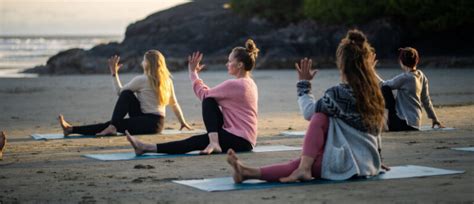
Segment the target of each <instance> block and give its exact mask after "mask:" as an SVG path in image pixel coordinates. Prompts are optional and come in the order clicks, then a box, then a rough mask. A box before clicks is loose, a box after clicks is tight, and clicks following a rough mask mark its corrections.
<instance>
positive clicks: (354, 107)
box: [227, 30, 388, 183]
mask: <svg viewBox="0 0 474 204" xmlns="http://www.w3.org/2000/svg"><path fill="white" fill-rule="evenodd" d="M371 52H372V48H371V46H370V44H369V43H368V42H367V38H366V37H365V35H364V34H363V33H362V32H360V31H358V30H350V31H348V33H347V35H346V37H345V38H343V39H342V40H341V42H340V44H339V47H338V48H337V52H336V59H337V65H338V68H339V71H340V76H341V83H340V84H339V85H337V86H334V87H331V88H329V89H327V90H326V92H325V93H324V96H323V97H322V98H321V99H319V100H317V101H315V100H314V98H313V96H312V94H311V80H312V79H313V78H314V76H315V75H316V73H317V70H311V66H312V61H311V60H308V59H307V58H305V59H303V60H301V62H300V64H296V65H295V66H296V69H297V72H298V76H299V77H298V78H299V82H298V83H297V93H298V104H299V107H300V110H301V112H302V113H303V115H304V118H305V119H306V120H310V124H309V127H308V130H307V132H306V135H305V138H304V143H303V151H302V155H301V157H300V158H299V159H295V160H293V161H290V162H287V163H281V164H274V165H269V166H264V167H260V168H254V167H250V166H246V165H244V164H243V163H242V162H241V161H240V160H239V159H238V158H237V155H236V154H235V152H234V151H233V150H232V149H231V150H229V151H228V153H227V154H228V157H227V162H228V163H229V164H230V165H231V166H232V168H233V169H234V181H235V182H236V183H241V182H242V181H244V180H247V179H261V180H265V181H269V182H278V181H280V182H295V181H306V180H311V179H313V178H324V179H332V180H344V179H349V178H351V177H353V176H375V175H377V174H379V171H380V170H381V168H384V169H386V170H388V167H385V166H383V165H382V162H381V156H380V133H381V131H382V126H383V114H384V102H383V97H382V93H381V91H380V89H379V86H378V81H377V77H376V76H375V73H374V70H373V68H372V65H371V64H370V63H371V62H370V61H369V58H368V57H369V54H370V53H371Z"/></svg>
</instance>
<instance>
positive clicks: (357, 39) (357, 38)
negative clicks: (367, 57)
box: [347, 29, 367, 45]
mask: <svg viewBox="0 0 474 204" xmlns="http://www.w3.org/2000/svg"><path fill="white" fill-rule="evenodd" d="M347 39H349V41H350V42H351V43H355V44H357V45H362V44H364V42H367V38H366V37H365V35H364V33H362V32H361V31H359V30H356V29H355V30H350V31H349V32H347Z"/></svg>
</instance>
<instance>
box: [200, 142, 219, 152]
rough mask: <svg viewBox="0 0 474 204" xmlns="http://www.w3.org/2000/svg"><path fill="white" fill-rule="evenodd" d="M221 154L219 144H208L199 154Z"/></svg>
mask: <svg viewBox="0 0 474 204" xmlns="http://www.w3.org/2000/svg"><path fill="white" fill-rule="evenodd" d="M213 153H222V148H221V146H220V145H219V143H209V145H207V147H206V149H204V150H202V151H201V152H200V154H213Z"/></svg>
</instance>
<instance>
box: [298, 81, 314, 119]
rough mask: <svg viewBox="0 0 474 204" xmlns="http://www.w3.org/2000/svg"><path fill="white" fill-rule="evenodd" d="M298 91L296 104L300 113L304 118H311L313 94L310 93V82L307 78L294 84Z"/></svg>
mask: <svg viewBox="0 0 474 204" xmlns="http://www.w3.org/2000/svg"><path fill="white" fill-rule="evenodd" d="M296 89H297V92H298V105H299V107H300V111H301V114H303V117H304V119H305V120H308V121H309V120H311V117H312V116H313V114H314V112H315V106H316V104H315V103H314V102H315V100H314V96H313V95H312V94H311V82H310V81H307V80H302V81H299V82H298V83H297V84H296Z"/></svg>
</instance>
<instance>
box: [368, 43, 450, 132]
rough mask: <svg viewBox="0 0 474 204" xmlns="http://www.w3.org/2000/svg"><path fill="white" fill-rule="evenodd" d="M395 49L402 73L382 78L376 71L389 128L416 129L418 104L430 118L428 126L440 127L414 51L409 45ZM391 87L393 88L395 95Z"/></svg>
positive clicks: (418, 116) (418, 123)
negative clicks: (389, 77)
mask: <svg viewBox="0 0 474 204" xmlns="http://www.w3.org/2000/svg"><path fill="white" fill-rule="evenodd" d="M399 50H400V55H399V57H398V61H399V63H400V66H401V68H402V70H403V73H401V74H399V75H397V76H395V77H393V78H392V79H389V80H386V81H384V80H383V79H382V78H380V77H379V76H378V75H377V77H378V78H379V80H380V81H381V84H382V94H383V97H384V99H385V108H386V109H387V110H388V120H387V124H388V129H389V131H410V130H419V129H420V125H421V116H422V114H421V111H422V110H421V109H422V107H424V108H425V110H426V114H427V115H428V117H429V118H431V120H432V127H433V128H434V127H435V126H438V127H439V128H443V127H444V126H443V125H442V124H441V122H439V120H438V117H437V116H436V113H435V110H434V108H433V104H432V103H431V97H430V91H429V85H428V78H427V77H426V76H425V74H423V72H422V71H421V70H418V69H417V68H416V67H417V65H418V62H419V61H420V57H419V55H418V51H417V50H416V49H414V48H411V47H405V48H400V49H399ZM392 90H397V97H396V98H395V97H394V95H393V93H392Z"/></svg>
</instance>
